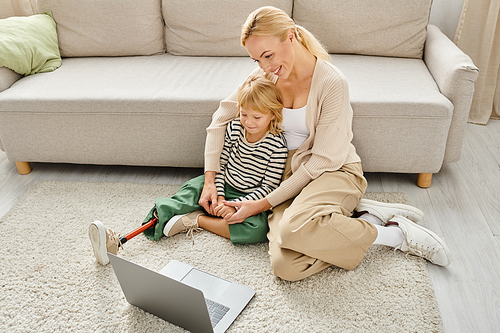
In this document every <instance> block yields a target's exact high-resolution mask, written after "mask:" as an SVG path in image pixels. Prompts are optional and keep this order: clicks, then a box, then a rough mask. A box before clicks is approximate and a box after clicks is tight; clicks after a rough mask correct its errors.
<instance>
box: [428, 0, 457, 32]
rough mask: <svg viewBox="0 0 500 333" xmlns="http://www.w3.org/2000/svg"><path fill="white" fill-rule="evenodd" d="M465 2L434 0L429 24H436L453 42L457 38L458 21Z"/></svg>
mask: <svg viewBox="0 0 500 333" xmlns="http://www.w3.org/2000/svg"><path fill="white" fill-rule="evenodd" d="M464 1H465V0H434V1H433V3H432V8H431V17H430V20H429V23H431V24H434V25H436V26H438V27H439V29H441V31H442V32H443V33H444V34H445V35H446V36H448V38H450V39H451V40H453V39H454V38H455V31H456V29H457V25H458V20H459V18H460V14H461V13H462V7H463V5H464Z"/></svg>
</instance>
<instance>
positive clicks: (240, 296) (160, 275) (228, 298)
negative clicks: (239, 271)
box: [108, 253, 255, 332]
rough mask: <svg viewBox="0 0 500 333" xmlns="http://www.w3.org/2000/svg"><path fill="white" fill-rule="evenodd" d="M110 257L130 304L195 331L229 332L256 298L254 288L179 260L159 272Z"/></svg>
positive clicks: (114, 256) (110, 255)
mask: <svg viewBox="0 0 500 333" xmlns="http://www.w3.org/2000/svg"><path fill="white" fill-rule="evenodd" d="M108 256H109V260H110V261H111V265H112V266H113V270H114V271H115V274H116V277H117V278H118V282H119V283H120V286H121V288H122V290H123V293H124V294H125V298H126V299H127V301H128V302H129V303H130V304H132V305H135V306H137V307H139V308H141V309H143V310H144V311H147V312H149V313H152V314H154V315H156V316H158V317H160V318H162V319H163V320H166V321H168V322H171V323H172V324H175V325H177V326H180V327H183V328H185V329H187V330H188V331H191V332H225V331H226V330H227V329H228V328H229V326H230V325H231V324H232V323H233V321H234V320H235V319H236V317H238V315H239V314H240V313H241V311H243V309H244V308H245V306H246V305H247V304H248V302H250V300H251V299H252V297H253V296H254V295H255V290H253V289H251V288H248V287H245V286H242V285H240V284H237V283H235V282H231V281H228V280H225V279H223V278H220V277H217V276H215V275H212V274H209V273H206V272H204V271H202V270H199V269H197V268H194V267H192V266H190V265H188V264H185V263H182V262H179V261H176V260H172V261H171V262H169V263H168V264H167V266H165V267H164V268H163V269H162V270H161V271H159V272H155V271H152V270H150V269H147V268H145V267H142V266H140V265H138V264H135V263H133V262H131V261H128V260H126V259H123V258H121V257H118V256H116V255H113V254H111V253H108ZM209 312H210V314H209Z"/></svg>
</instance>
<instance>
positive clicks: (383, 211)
mask: <svg viewBox="0 0 500 333" xmlns="http://www.w3.org/2000/svg"><path fill="white" fill-rule="evenodd" d="M355 211H356V212H358V213H362V212H368V213H370V214H373V215H375V216H376V217H378V218H379V219H381V220H382V222H383V224H384V225H385V223H387V221H389V219H390V218H391V217H393V216H394V215H398V216H404V217H406V218H407V219H409V220H411V221H413V222H416V223H418V222H420V221H422V219H423V218H424V212H422V211H421V210H420V209H418V208H416V207H413V206H410V205H405V204H398V203H387V202H380V201H375V200H370V199H365V198H361V200H360V201H359V203H358V205H357V206H356V208H355Z"/></svg>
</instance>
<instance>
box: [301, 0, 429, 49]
mask: <svg viewBox="0 0 500 333" xmlns="http://www.w3.org/2000/svg"><path fill="white" fill-rule="evenodd" d="M431 5H432V0H349V1H346V0H294V6H293V19H294V21H295V23H296V24H299V25H302V26H304V27H305V28H307V29H308V30H309V31H310V32H312V33H313V34H314V35H315V36H316V37H317V38H318V39H319V40H320V41H321V43H322V44H323V45H325V46H326V48H327V49H328V52H330V53H353V54H365V55H378V56H391V57H405V58H422V55H423V50H424V43H425V39H426V36H427V30H426V28H427V24H428V22H429V16H430V11H431Z"/></svg>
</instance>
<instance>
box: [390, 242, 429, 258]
mask: <svg viewBox="0 0 500 333" xmlns="http://www.w3.org/2000/svg"><path fill="white" fill-rule="evenodd" d="M407 244H408V245H407V249H406V251H405V252H406V257H408V255H409V254H412V255H416V256H419V257H422V258H424V259H427V260H429V261H430V262H432V258H431V256H432V255H433V254H434V253H436V249H434V248H430V247H424V245H420V244H418V243H415V244H413V243H412V241H410V242H409V243H407ZM402 247H403V244H401V245H400V246H398V247H396V248H395V249H394V250H398V249H399V250H402V249H401V248H402Z"/></svg>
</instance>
